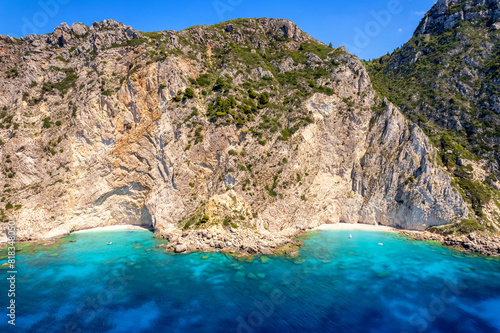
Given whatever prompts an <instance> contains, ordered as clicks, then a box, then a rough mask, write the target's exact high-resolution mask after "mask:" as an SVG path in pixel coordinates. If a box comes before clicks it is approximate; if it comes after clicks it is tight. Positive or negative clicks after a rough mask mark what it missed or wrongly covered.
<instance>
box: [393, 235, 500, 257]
mask: <svg viewBox="0 0 500 333" xmlns="http://www.w3.org/2000/svg"><path fill="white" fill-rule="evenodd" d="M400 234H401V235H402V236H404V237H407V238H409V239H415V240H421V241H435V242H439V243H441V244H443V245H445V246H450V247H453V248H456V249H458V250H461V251H465V252H477V253H481V254H483V255H486V256H498V255H500V237H492V236H491V235H483V234H478V233H475V232H473V233H470V234H469V235H452V234H438V233H435V232H428V231H424V232H418V231H408V230H405V231H400Z"/></svg>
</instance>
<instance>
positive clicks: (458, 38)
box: [365, 0, 500, 231]
mask: <svg viewBox="0 0 500 333" xmlns="http://www.w3.org/2000/svg"><path fill="white" fill-rule="evenodd" d="M499 29H500V0H440V1H437V2H436V3H435V5H434V6H433V7H432V8H431V10H430V11H429V12H428V13H427V14H426V15H425V17H424V18H423V19H422V21H421V22H420V24H419V26H418V27H417V29H416V30H415V33H414V35H413V37H412V38H411V39H410V40H409V41H408V42H407V43H406V44H405V45H403V46H402V47H401V48H398V49H397V50H395V51H394V52H393V53H392V54H390V55H389V54H388V55H385V56H383V57H381V58H379V59H376V60H373V61H371V62H368V63H365V65H366V66H367V68H368V70H369V73H370V75H371V79H372V82H373V85H374V87H376V89H377V91H378V92H379V93H380V94H381V95H383V96H386V97H387V98H388V99H389V100H390V101H391V102H393V103H394V104H395V105H396V106H397V107H398V108H399V109H400V110H401V111H402V112H403V113H404V114H405V116H406V117H408V118H409V119H410V120H412V121H414V122H416V123H417V124H418V125H419V126H420V127H421V128H422V129H423V130H424V131H425V133H426V134H427V136H428V137H429V138H431V140H432V142H433V145H434V146H436V147H437V148H438V149H439V151H438V160H440V161H441V162H440V163H442V164H443V165H444V166H445V167H446V169H447V170H448V171H449V172H450V174H451V175H452V179H453V182H454V183H455V184H457V186H458V188H459V190H460V191H461V193H463V194H464V196H465V197H466V200H467V201H468V202H469V203H471V205H472V208H473V211H474V213H475V214H474V215H475V216H474V219H476V220H477V221H478V223H479V224H477V225H476V227H477V228H478V229H484V228H487V229H490V230H491V231H499V230H500V219H499V216H500V215H499V214H500V210H499V206H498V205H497V204H496V202H498V200H499V198H500V192H498V189H499V188H500V183H499V182H498V178H499V176H500V164H499V161H500V136H499V133H500V132H499V131H500V76H499V73H500V71H499V68H500V67H499V66H500V30H499Z"/></svg>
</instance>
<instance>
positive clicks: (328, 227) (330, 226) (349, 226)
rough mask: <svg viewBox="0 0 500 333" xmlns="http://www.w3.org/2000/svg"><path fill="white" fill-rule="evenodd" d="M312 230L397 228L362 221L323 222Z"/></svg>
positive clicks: (393, 230)
mask: <svg viewBox="0 0 500 333" xmlns="http://www.w3.org/2000/svg"><path fill="white" fill-rule="evenodd" d="M314 230H368V231H391V232H397V231H398V229H395V228H391V227H386V226H384V225H372V224H364V223H355V224H354V223H336V224H323V225H320V226H318V227H316V228H314Z"/></svg>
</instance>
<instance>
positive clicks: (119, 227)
mask: <svg viewBox="0 0 500 333" xmlns="http://www.w3.org/2000/svg"><path fill="white" fill-rule="evenodd" d="M110 230H115V231H116V230H149V229H148V227H145V226H144V227H142V226H138V225H109V226H106V227H97V228H90V229H84V230H78V231H73V232H72V233H73V234H78V233H82V232H96V231H110Z"/></svg>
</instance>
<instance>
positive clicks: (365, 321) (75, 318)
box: [0, 231, 500, 332]
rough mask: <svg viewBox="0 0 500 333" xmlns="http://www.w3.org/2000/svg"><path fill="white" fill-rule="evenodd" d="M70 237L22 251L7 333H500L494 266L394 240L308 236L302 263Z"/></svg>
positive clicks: (499, 271) (127, 237)
mask: <svg viewBox="0 0 500 333" xmlns="http://www.w3.org/2000/svg"><path fill="white" fill-rule="evenodd" d="M349 234H352V235H353V238H352V239H349V237H348V235H349ZM71 237H72V239H74V240H76V242H74V243H67V244H64V245H61V246H60V247H57V248H55V249H51V250H47V251H41V252H38V253H36V254H28V253H25V254H22V253H19V254H18V256H17V259H18V276H17V287H16V288H17V294H16V303H17V308H16V312H17V318H16V327H15V329H12V327H10V326H9V325H8V324H7V318H6V316H4V318H3V319H2V320H1V322H0V332H10V331H12V332H500V260H499V259H486V258H484V257H478V256H474V257H472V256H467V255H465V254H462V253H460V252H456V251H454V250H450V249H447V248H444V247H441V246H438V245H433V244H430V243H424V242H416V241H407V240H405V239H404V238H401V237H400V236H398V235H396V234H392V233H383V232H372V231H318V232H313V233H311V234H310V237H309V239H307V240H305V241H304V243H305V246H304V247H302V248H301V250H300V258H299V259H293V260H289V259H284V258H269V259H267V258H266V259H267V260H266V259H260V260H254V261H252V262H239V261H237V260H235V259H232V258H227V257H226V256H225V255H223V254H219V253H211V254H190V255H169V254H165V253H163V250H162V249H159V248H156V245H158V244H159V243H161V242H159V241H158V240H155V239H153V238H152V233H151V232H148V231H106V232H93V233H82V234H76V235H72V236H71ZM108 241H112V242H113V245H107V244H106V243H107V242H108ZM380 242H381V243H383V244H384V245H383V246H380V245H378V243H380ZM1 272H2V273H3V274H4V275H6V271H5V270H2V271H1ZM7 290H8V284H7V281H6V280H5V279H2V280H1V281H0V292H1V294H2V299H4V300H7V297H6V293H7ZM5 304H6V302H2V308H4V309H5V307H3V305H5ZM2 312H3V313H6V310H4V311H2Z"/></svg>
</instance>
